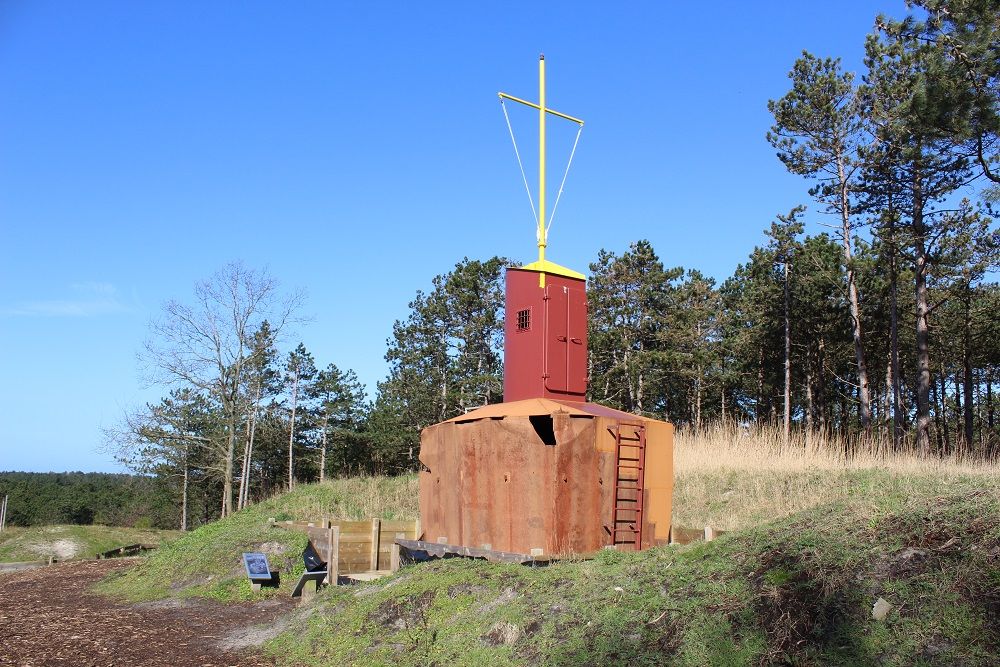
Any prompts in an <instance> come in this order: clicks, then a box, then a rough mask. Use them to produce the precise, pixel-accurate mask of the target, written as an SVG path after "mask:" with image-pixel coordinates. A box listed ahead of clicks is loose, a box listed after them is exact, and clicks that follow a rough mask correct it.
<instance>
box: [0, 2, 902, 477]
mask: <svg viewBox="0 0 1000 667" xmlns="http://www.w3.org/2000/svg"><path fill="white" fill-rule="evenodd" d="M904 11H905V8H904V5H903V2H902V0H898V1H897V0H893V1H890V0H875V1H874V2H840V3H833V4H831V3H825V4H821V3H812V2H800V3H783V2H761V3H727V2H720V3H713V4H699V3H663V2H657V3H652V2H650V3H641V2H640V3H514V2H504V3H469V2H467V3H454V4H439V3H402V2H400V3H375V2H369V3H327V2H316V3H307V2H295V3H288V2H283V3H277V2H211V3H195V2H187V3H183V2H155V1H149V2H141V3H136V2H98V1H91V2H86V3H67V2H47V1H46V0H30V1H29V0H6V1H5V2H3V3H2V4H0V91H2V92H0V350H2V351H3V352H2V355H3V356H2V366H0V367H2V369H3V371H2V376H0V377H2V380H3V381H2V382H0V470H4V469H21V470H35V471H45V470H67V469H82V470H116V469H117V467H116V465H115V463H114V462H113V460H112V459H111V457H110V456H108V455H107V454H104V453H101V452H99V451H98V447H99V445H100V443H101V439H102V438H101V428H102V427H104V426H110V425H113V424H114V423H115V422H116V421H117V420H118V418H119V417H120V415H121V413H122V411H123V410H124V409H126V408H127V407H130V406H134V405H136V404H140V403H142V402H143V401H145V400H154V399H156V397H157V396H159V395H160V393H161V392H160V391H159V390H158V389H156V388H149V387H144V386H143V385H142V382H141V381H140V374H139V369H138V365H137V362H136V353H137V351H138V350H139V348H140V347H141V344H142V341H143V339H144V338H145V336H146V331H147V326H148V323H149V320H150V319H151V318H152V317H154V316H155V315H156V314H157V313H158V311H159V309H160V307H161V304H162V303H163V302H164V301H166V300H167V299H170V298H177V299H180V300H185V299H188V298H189V297H190V295H191V292H192V286H193V284H194V283H195V282H196V281H198V280H201V279H204V278H207V277H208V276H210V275H211V274H213V273H214V272H215V271H217V270H218V269H219V268H221V267H222V266H223V265H224V264H226V263H227V262H230V261H233V260H242V261H243V262H245V263H246V264H248V265H250V266H252V267H257V268H265V267H266V268H267V269H268V270H269V271H270V273H271V274H272V275H273V276H275V277H276V278H278V279H279V280H280V281H281V283H282V284H283V285H284V286H285V287H287V288H289V289H293V288H305V290H306V291H307V293H308V301H307V304H306V308H305V312H306V313H307V314H308V315H311V316H312V318H313V319H312V322H311V323H310V324H308V325H307V326H303V327H301V328H300V330H299V331H298V332H297V333H298V336H297V339H301V340H303V341H304V342H305V344H306V346H307V347H308V348H309V349H310V350H311V351H312V352H313V354H314V356H315V357H316V359H317V362H318V363H319V364H320V365H326V364H328V363H330V362H334V363H336V364H338V365H339V366H341V367H342V368H354V369H355V370H356V371H357V373H358V375H359V377H360V378H361V379H362V381H363V382H365V383H366V384H367V385H368V387H369V389H370V390H373V389H374V386H375V383H376V382H377V381H378V380H379V379H381V378H382V377H383V376H384V375H385V372H386V366H385V362H384V360H383V354H384V352H385V339H386V338H387V337H388V336H389V335H390V333H391V327H392V322H393V321H394V320H395V319H397V318H401V317H403V316H405V314H406V304H407V303H408V302H409V301H410V300H411V299H412V297H413V295H414V292H415V291H416V290H417V289H419V288H426V286H427V285H428V283H429V281H430V279H431V278H432V277H433V276H434V275H435V274H438V273H443V272H445V271H447V270H448V269H449V268H450V267H451V266H453V265H454V263H455V262H456V261H458V260H460V259H461V258H462V257H463V256H470V257H476V258H485V257H489V256H491V255H494V254H498V255H506V256H509V257H512V258H514V259H517V260H521V261H531V260H532V259H533V258H534V231H533V221H532V219H531V212H530V209H529V207H528V203H527V199H526V196H525V194H524V189H523V185H522V183H521V179H520V175H519V173H518V170H517V164H516V162H515V160H514V156H513V151H512V149H511V145H510V138H509V136H508V134H507V128H506V125H505V123H504V120H503V115H502V113H501V109H500V107H499V103H498V101H497V97H496V93H497V91H499V90H503V91H505V92H508V93H510V94H513V95H516V96H520V97H525V98H529V99H535V98H536V97H537V57H538V54H539V53H540V52H544V53H545V54H546V62H547V75H548V101H549V105H550V106H552V107H553V108H556V109H558V110H560V111H564V112H566V113H569V114H571V115H575V116H579V117H581V118H583V119H584V120H585V121H586V127H585V129H584V131H583V135H582V138H581V140H580V145H579V149H578V151H577V155H576V159H575V161H574V163H573V171H572V172H571V173H570V176H569V181H568V183H567V188H566V192H565V194H564V195H563V199H562V201H561V202H560V204H559V211H558V214H557V216H556V219H555V222H554V223H553V225H552V230H551V236H550V250H549V258H550V259H552V260H554V261H557V262H559V263H561V264H565V265H567V266H570V267H572V268H576V269H578V270H583V271H585V270H586V267H587V264H588V263H589V262H591V261H593V260H594V258H595V257H596V255H597V252H598V250H599V249H600V248H608V249H613V250H618V251H620V250H622V249H624V248H626V247H627V245H628V244H629V243H630V242H632V241H635V240H637V239H641V238H647V239H650V240H651V241H652V243H653V245H654V247H655V248H656V250H657V251H658V252H659V254H660V256H661V258H662V259H663V260H664V262H665V263H667V264H668V265H683V266H685V267H691V268H698V269H701V270H702V271H704V272H706V273H708V274H710V275H713V276H715V277H716V278H718V279H720V280H721V279H724V278H725V277H726V276H727V275H729V274H730V273H731V272H732V270H733V268H734V267H735V266H736V265H737V264H738V263H739V262H741V261H743V260H744V259H745V258H746V256H747V255H748V253H749V251H750V250H751V248H752V247H753V246H754V245H755V244H758V243H761V242H762V239H763V234H762V230H763V229H764V228H765V227H766V226H767V225H768V223H769V222H770V220H771V219H772V218H773V217H774V215H775V214H777V213H781V212H786V211H788V210H789V209H790V208H791V207H792V206H794V205H795V204H798V203H804V202H805V203H807V202H808V197H807V194H806V189H807V186H808V184H807V183H806V182H805V181H803V180H801V179H799V178H797V177H793V176H790V175H788V174H786V173H785V171H784V169H783V167H782V166H781V164H780V163H779V162H778V160H777V159H776V158H775V157H774V151H773V150H772V149H771V148H770V147H769V146H768V144H767V143H766V141H765V139H764V134H765V132H766V131H767V129H768V127H769V125H770V121H771V119H770V116H769V114H768V112H767V108H766V103H767V100H768V99H770V98H776V97H780V96H781V95H782V94H784V92H785V91H786V89H787V78H786V75H787V72H788V70H789V69H790V67H791V65H792V63H793V61H794V60H795V58H796V57H797V56H798V55H799V53H800V52H801V51H802V50H803V49H808V50H810V51H812V52H814V53H816V54H818V55H835V56H836V55H839V56H842V57H843V58H844V61H845V63H846V65H847V66H848V67H849V68H853V69H857V68H859V66H860V58H861V54H862V45H863V43H864V36H865V34H866V33H867V32H868V31H869V30H870V29H871V26H872V23H873V20H874V17H875V15H876V14H877V13H879V12H885V13H888V14H891V15H896V16H901V15H903V13H904ZM510 111H511V117H512V121H513V122H514V125H515V131H517V132H518V134H519V142H520V146H521V149H522V151H523V152H524V154H525V155H526V162H527V166H528V168H529V177H530V178H531V181H532V183H534V179H535V175H534V173H535V168H534V164H535V158H534V154H535V150H536V139H535V130H536V117H535V116H534V115H533V114H532V113H531V112H529V111H527V110H524V109H518V108H515V107H510ZM549 127H550V130H549V132H550V165H551V167H550V176H549V179H550V182H552V183H553V190H554V186H555V184H556V183H557V182H558V180H559V177H560V176H561V171H562V167H563V164H564V162H563V160H564V159H565V157H566V155H567V154H568V150H569V147H570V145H571V143H572V139H573V136H574V132H575V128H574V127H573V126H572V125H570V124H568V123H559V122H553V123H551V124H550V126H549ZM553 194H554V192H550V194H549V196H550V201H551V197H552V196H553ZM809 220H810V225H811V229H810V231H812V232H817V231H820V229H821V228H819V227H818V226H817V221H819V220H820V217H818V216H817V214H816V213H815V212H814V211H810V213H809Z"/></svg>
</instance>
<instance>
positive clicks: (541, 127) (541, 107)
mask: <svg viewBox="0 0 1000 667" xmlns="http://www.w3.org/2000/svg"><path fill="white" fill-rule="evenodd" d="M498 94H499V95H500V101H501V102H503V100H510V101H512V102H517V103H518V104H524V105H525V106H529V107H531V108H533V109H538V232H537V236H538V264H537V266H538V267H539V268H540V269H543V268H544V267H545V266H546V261H545V247H546V246H547V245H548V243H547V236H548V230H547V229H546V223H545V117H546V114H552V115H553V116H558V117H559V118H564V119H566V120H569V121H572V122H574V123H576V124H578V125H579V126H580V129H581V130H582V129H583V121H582V120H580V119H579V118H573V116H567V115H566V114H564V113H560V112H558V111H556V110H554V109H549V108H547V107H546V106H545V54H544V53H543V54H542V55H540V56H538V104H535V103H534V102H529V101H527V100H522V99H521V98H519V97H514V96H513V95H508V94H507V93H498ZM509 122H510V121H509V119H508V124H509ZM513 136H514V134H513V130H511V138H513ZM579 138H580V135H579V133H578V134H577V140H579ZM514 150H515V151H516V150H517V144H516V143H515V144H514ZM573 151H574V152H575V151H576V144H575V143H574V144H573ZM572 159H573V156H572V154H570V161H572ZM518 162H520V157H518ZM566 173H567V174H568V173H569V165H567V166H566ZM522 175H523V169H522ZM565 182H566V177H565V176H563V183H564V184H565ZM526 184H527V183H526ZM559 193H560V194H562V186H560V188H559ZM528 196H529V198H530V197H531V193H530V192H529V193H528ZM556 203H557V204H558V203H559V200H558V197H557V198H556ZM553 212H554V207H553ZM581 277H582V276H581ZM538 285H539V286H540V287H545V273H544V272H541V273H540V274H539V278H538Z"/></svg>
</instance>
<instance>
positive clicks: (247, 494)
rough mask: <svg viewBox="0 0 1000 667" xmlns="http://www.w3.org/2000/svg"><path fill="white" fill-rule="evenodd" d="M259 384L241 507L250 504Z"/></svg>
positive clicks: (260, 389)
mask: <svg viewBox="0 0 1000 667" xmlns="http://www.w3.org/2000/svg"><path fill="white" fill-rule="evenodd" d="M261 385H262V383H261V381H260V380H258V381H257V391H256V393H255V394H254V399H253V414H252V416H251V419H250V443H249V445H248V447H247V471H246V478H247V483H246V485H245V486H244V487H243V507H248V506H249V505H250V471H251V469H252V468H253V442H254V435H256V433H257V417H258V415H259V414H260V396H261V392H262V387H261Z"/></svg>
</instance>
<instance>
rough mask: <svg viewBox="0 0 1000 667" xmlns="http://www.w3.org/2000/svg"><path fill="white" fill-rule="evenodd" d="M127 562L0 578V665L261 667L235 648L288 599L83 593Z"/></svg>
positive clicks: (251, 653) (256, 656) (252, 655)
mask: <svg viewBox="0 0 1000 667" xmlns="http://www.w3.org/2000/svg"><path fill="white" fill-rule="evenodd" d="M133 562H134V560H133V559H120V560H102V561H86V562H77V563H65V564H62V565H56V566H53V567H47V568H40V569H37V570H30V571H26V572H15V573H10V574H3V575H0V665H17V666H18V667H41V666H43V665H44V666H46V667H47V666H49V665H52V666H56V665H59V666H62V665H65V666H67V667H69V666H72V667H112V666H114V667H124V666H125V665H148V666H150V667H160V666H163V667H165V666H168V665H169V666H171V667H174V666H176V667H186V666H188V665H191V666H193V667H223V666H225V667H228V666H229V665H238V666H240V667H262V666H264V665H273V662H272V661H270V660H269V659H267V658H265V657H264V656H262V655H261V654H260V652H259V651H255V650H253V649H240V648H235V647H239V646H246V645H248V644H250V643H252V642H253V640H254V638H255V636H258V635H260V634H261V633H260V631H259V630H256V629H254V628H253V626H256V625H260V624H272V623H273V622H274V621H275V620H276V619H277V618H278V617H279V616H282V615H283V614H285V613H286V612H288V611H290V610H291V609H292V607H293V605H292V602H291V600H277V599H275V600H269V601H266V602H261V603H256V604H234V605H224V604H219V603H213V602H209V601H201V600H183V601H166V602H159V603H145V604H137V605H129V604H120V603H118V602H116V601H114V600H111V599H109V598H106V597H102V596H100V595H96V594H94V593H90V592H88V590H87V589H88V587H89V586H90V585H91V584H92V583H94V582H95V581H97V580H99V579H100V578H101V577H103V576H104V575H105V574H107V573H108V572H111V571H113V570H116V569H120V568H125V567H130V566H131V565H132V564H133Z"/></svg>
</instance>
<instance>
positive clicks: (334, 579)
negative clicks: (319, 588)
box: [326, 526, 340, 586]
mask: <svg viewBox="0 0 1000 667" xmlns="http://www.w3.org/2000/svg"><path fill="white" fill-rule="evenodd" d="M327 539H328V540H329V548H330V550H329V552H328V553H329V554H330V557H329V558H328V559H327V561H326V572H327V574H326V583H327V584H330V585H331V586H336V585H337V583H338V582H339V579H338V573H339V572H340V526H333V527H332V528H330V534H329V537H328V538H327Z"/></svg>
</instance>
